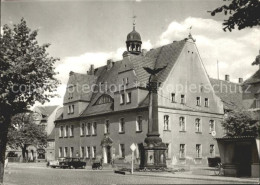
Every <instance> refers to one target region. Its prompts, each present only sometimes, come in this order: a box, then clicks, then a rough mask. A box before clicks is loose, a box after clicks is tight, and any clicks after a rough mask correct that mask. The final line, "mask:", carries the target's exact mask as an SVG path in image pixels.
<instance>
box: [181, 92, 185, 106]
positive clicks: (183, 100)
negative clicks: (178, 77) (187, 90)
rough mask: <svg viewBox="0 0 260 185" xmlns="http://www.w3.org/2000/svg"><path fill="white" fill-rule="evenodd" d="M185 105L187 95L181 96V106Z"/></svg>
mask: <svg viewBox="0 0 260 185" xmlns="http://www.w3.org/2000/svg"><path fill="white" fill-rule="evenodd" d="M184 103H185V95H184V94H182V95H181V104H184Z"/></svg>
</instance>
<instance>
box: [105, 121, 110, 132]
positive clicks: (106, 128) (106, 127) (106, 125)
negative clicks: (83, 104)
mask: <svg viewBox="0 0 260 185" xmlns="http://www.w3.org/2000/svg"><path fill="white" fill-rule="evenodd" d="M109 126H110V124H109V120H106V122H105V130H104V133H105V134H109Z"/></svg>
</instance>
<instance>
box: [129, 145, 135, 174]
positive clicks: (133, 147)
mask: <svg viewBox="0 0 260 185" xmlns="http://www.w3.org/2000/svg"><path fill="white" fill-rule="evenodd" d="M130 149H131V150H132V165H131V174H133V173H134V151H135V150H136V146H135V144H134V143H133V144H131V146H130Z"/></svg>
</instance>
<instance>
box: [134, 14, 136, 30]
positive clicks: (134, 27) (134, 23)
mask: <svg viewBox="0 0 260 185" xmlns="http://www.w3.org/2000/svg"><path fill="white" fill-rule="evenodd" d="M135 19H136V15H134V16H133V30H134V31H135Z"/></svg>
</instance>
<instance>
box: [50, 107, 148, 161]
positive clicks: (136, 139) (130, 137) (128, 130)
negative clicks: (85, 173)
mask: <svg viewBox="0 0 260 185" xmlns="http://www.w3.org/2000/svg"><path fill="white" fill-rule="evenodd" d="M147 115H148V111H132V112H125V113H123V112H121V113H118V114H108V115H104V116H96V117H91V118H87V119H83V120H80V121H78V120H75V121H66V122H58V123H56V130H55V143H56V144H55V150H56V153H55V157H56V158H58V157H59V156H58V153H59V152H58V150H59V147H62V150H64V149H63V148H64V147H68V150H69V148H70V147H74V153H73V157H76V153H78V154H79V155H80V147H84V149H85V148H86V147H87V146H89V147H92V146H96V151H97V158H98V159H100V158H101V155H102V147H101V141H102V139H103V138H104V136H105V134H104V123H105V120H109V121H110V134H109V135H108V136H109V137H110V138H111V139H112V140H113V145H112V147H113V148H114V149H113V151H114V152H115V153H114V154H115V156H114V157H115V158H119V144H124V145H125V154H126V157H125V159H126V160H130V157H131V152H130V145H131V144H132V143H135V144H138V143H142V142H143V141H144V138H145V137H146V133H147V129H148V128H147V123H148V117H147ZM137 116H142V117H143V122H142V123H143V124H142V132H140V133H139V132H138V133H137V132H136V119H137ZM122 117H123V118H125V133H123V134H121V133H119V119H120V118H122ZM93 122H96V123H97V135H95V136H86V135H84V136H80V125H81V124H82V123H93ZM61 125H63V126H65V125H74V137H67V138H59V128H60V126H61ZM85 150H86V149H85ZM62 157H63V155H62ZM84 158H85V157H84ZM86 160H89V159H86Z"/></svg>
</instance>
